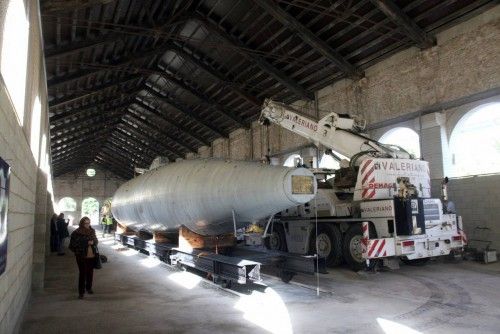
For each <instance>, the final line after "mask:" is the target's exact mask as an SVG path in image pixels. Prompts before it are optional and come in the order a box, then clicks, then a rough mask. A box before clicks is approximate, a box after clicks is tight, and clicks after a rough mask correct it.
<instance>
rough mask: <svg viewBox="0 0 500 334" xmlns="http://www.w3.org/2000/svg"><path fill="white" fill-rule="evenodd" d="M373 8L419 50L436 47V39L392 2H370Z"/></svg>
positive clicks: (388, 0)
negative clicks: (385, 17) (401, 31)
mask: <svg viewBox="0 0 500 334" xmlns="http://www.w3.org/2000/svg"><path fill="white" fill-rule="evenodd" d="M370 1H371V3H372V4H373V5H375V7H377V8H378V9H379V10H380V11H381V12H383V13H384V14H385V15H386V16H387V17H388V18H389V19H391V20H392V21H393V22H394V23H396V24H397V25H398V27H400V28H401V29H402V30H403V32H404V33H405V35H407V36H408V37H409V38H410V39H411V40H412V41H413V42H415V44H417V45H418V46H419V47H420V48H421V49H427V48H430V47H432V46H434V45H436V38H435V37H434V36H431V35H429V34H427V33H426V32H425V31H424V30H423V29H422V28H420V27H419V26H418V25H417V24H416V23H415V21H413V20H412V19H411V18H410V17H409V16H408V15H407V14H406V13H405V12H404V11H403V10H402V9H401V8H399V7H398V5H396V4H395V3H394V2H393V1H392V0H370Z"/></svg>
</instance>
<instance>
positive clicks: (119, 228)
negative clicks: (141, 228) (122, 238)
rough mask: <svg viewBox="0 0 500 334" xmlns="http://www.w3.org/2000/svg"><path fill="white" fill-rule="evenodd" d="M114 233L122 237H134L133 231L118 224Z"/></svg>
mask: <svg viewBox="0 0 500 334" xmlns="http://www.w3.org/2000/svg"><path fill="white" fill-rule="evenodd" d="M116 233H119V234H122V235H135V231H133V230H131V229H130V228H128V227H127V226H125V225H122V224H120V223H117V224H116Z"/></svg>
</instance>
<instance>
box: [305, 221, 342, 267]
mask: <svg viewBox="0 0 500 334" xmlns="http://www.w3.org/2000/svg"><path fill="white" fill-rule="evenodd" d="M316 235H317V236H318V243H319V245H318V246H319V247H318V248H319V250H318V252H317V253H318V256H319V258H320V259H324V260H325V262H326V265H327V266H328V267H335V266H338V265H339V264H340V263H341V262H342V234H341V233H340V230H339V228H338V227H337V226H335V225H319V226H318V233H315V231H314V230H313V235H312V236H311V242H310V244H309V249H310V252H311V254H316Z"/></svg>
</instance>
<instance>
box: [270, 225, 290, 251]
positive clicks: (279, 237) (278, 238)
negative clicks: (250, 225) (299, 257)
mask: <svg viewBox="0 0 500 334" xmlns="http://www.w3.org/2000/svg"><path fill="white" fill-rule="evenodd" d="M264 245H265V246H266V248H267V249H271V250H277V251H281V252H286V251H287V247H286V236H285V229H284V228H283V225H281V224H274V226H273V231H272V233H271V234H270V235H269V236H268V237H267V238H266V239H265V240H264Z"/></svg>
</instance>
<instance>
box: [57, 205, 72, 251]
mask: <svg viewBox="0 0 500 334" xmlns="http://www.w3.org/2000/svg"><path fill="white" fill-rule="evenodd" d="M56 227H57V236H58V237H59V245H58V246H59V248H58V250H57V255H64V239H66V238H67V237H69V232H68V222H66V220H64V213H60V214H59V216H58V217H57V221H56Z"/></svg>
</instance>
